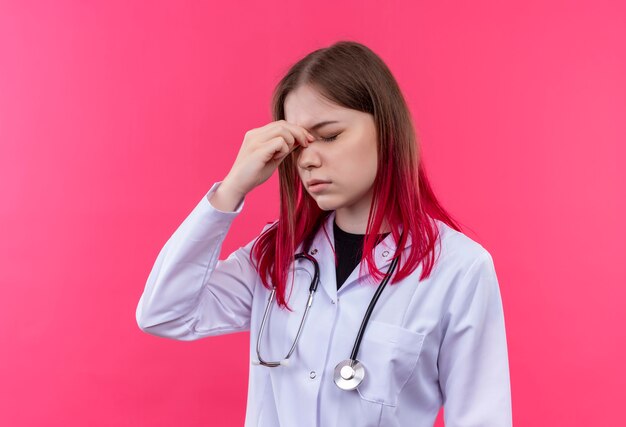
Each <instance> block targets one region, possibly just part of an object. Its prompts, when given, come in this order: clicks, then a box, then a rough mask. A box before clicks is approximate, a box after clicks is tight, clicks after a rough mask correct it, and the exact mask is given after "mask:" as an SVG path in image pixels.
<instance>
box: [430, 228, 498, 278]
mask: <svg viewBox="0 0 626 427" xmlns="http://www.w3.org/2000/svg"><path fill="white" fill-rule="evenodd" d="M435 223H436V224H437V226H438V229H439V243H440V249H441V254H440V257H439V261H440V262H441V263H442V266H444V265H445V266H446V267H447V268H456V269H459V270H469V269H470V268H471V267H473V266H475V265H476V264H479V263H485V262H487V263H489V262H491V263H493V258H492V257H491V253H489V251H488V250H487V249H486V248H485V247H484V246H483V245H481V244H480V243H479V242H477V241H476V240H474V239H472V238H471V237H469V236H467V235H466V234H464V233H462V232H460V231H457V230H455V229H454V228H452V227H450V226H449V225H447V224H446V223H444V222H443V221H440V220H438V219H435Z"/></svg>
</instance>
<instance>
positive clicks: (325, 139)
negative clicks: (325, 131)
mask: <svg viewBox="0 0 626 427" xmlns="http://www.w3.org/2000/svg"><path fill="white" fill-rule="evenodd" d="M338 136H339V134H337V135H334V136H329V137H328V138H323V137H321V138H320V139H321V140H322V141H325V142H331V141H334V140H335V139H337V137H338Z"/></svg>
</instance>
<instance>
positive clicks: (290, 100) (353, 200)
mask: <svg viewBox="0 0 626 427" xmlns="http://www.w3.org/2000/svg"><path fill="white" fill-rule="evenodd" d="M284 107H285V120H286V121H287V122H290V123H294V124H296V125H299V126H302V127H304V128H306V129H307V130H308V131H309V132H311V133H312V134H313V135H314V136H315V137H316V140H315V141H313V142H311V143H310V144H309V146H308V147H306V148H304V147H301V146H300V147H299V148H298V149H297V150H295V151H294V154H293V155H294V156H295V159H296V164H297V167H298V174H299V175H300V179H302V182H303V183H304V186H305V188H306V190H307V192H308V193H309V194H310V195H311V197H312V198H313V199H315V201H316V202H317V204H318V206H319V207H320V209H323V210H326V211H328V210H335V211H336V221H337V225H339V226H340V227H342V228H343V229H344V230H346V231H350V230H351V229H352V230H363V233H364V232H365V231H364V230H365V227H366V225H367V215H368V214H369V208H370V203H371V199H372V192H373V187H372V184H373V183H374V178H375V177H376V168H377V157H378V153H377V136H376V125H375V123H374V118H373V116H372V115H371V114H368V113H364V112H361V111H357V110H351V109H348V108H344V107H340V106H338V105H336V104H334V103H331V102H330V101H328V100H326V99H324V98H322V97H321V95H319V94H318V93H317V92H316V91H315V90H314V89H312V88H311V87H310V86H300V87H299V88H297V89H295V90H293V91H291V92H290V93H289V94H288V95H287V97H286V99H285V105H284ZM312 179H318V180H323V181H328V182H329V183H328V184H323V185H321V186H317V187H315V186H309V181H310V180H312ZM363 221H365V222H364V223H363ZM344 227H345V228H344ZM353 232H357V231H353ZM358 232H359V233H360V232H361V231H358Z"/></svg>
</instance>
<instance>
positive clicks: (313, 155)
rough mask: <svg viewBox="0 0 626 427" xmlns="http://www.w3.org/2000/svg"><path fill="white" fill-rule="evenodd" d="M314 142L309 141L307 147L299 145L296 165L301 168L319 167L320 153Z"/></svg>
mask: <svg viewBox="0 0 626 427" xmlns="http://www.w3.org/2000/svg"><path fill="white" fill-rule="evenodd" d="M316 146H317V144H316V143H315V142H310V143H309V146H308V147H300V150H299V153H298V166H299V167H300V168H302V169H310V168H316V167H319V166H320V164H321V157H320V153H319V152H318V149H317V147H316Z"/></svg>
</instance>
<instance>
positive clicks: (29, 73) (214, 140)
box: [0, 0, 626, 427]
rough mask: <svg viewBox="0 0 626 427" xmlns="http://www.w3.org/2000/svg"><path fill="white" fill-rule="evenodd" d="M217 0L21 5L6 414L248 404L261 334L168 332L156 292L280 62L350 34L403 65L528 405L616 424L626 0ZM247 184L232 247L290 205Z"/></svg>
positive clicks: (6, 55)
mask: <svg viewBox="0 0 626 427" xmlns="http://www.w3.org/2000/svg"><path fill="white" fill-rule="evenodd" d="M210 3H211V2H200V1H197V2H186V4H184V5H183V2H148V1H147V2H139V1H134V2H128V1H109V2H84V1H54V2H52V1H40V2H31V1H12V2H11V1H2V2H1V3H0V182H2V184H1V185H0V191H1V193H0V197H1V198H0V200H1V201H0V227H1V230H2V239H1V240H0V259H1V260H2V261H1V264H2V269H1V275H0V284H1V286H0V292H1V295H0V304H1V307H0V324H1V327H0V333H1V336H0V338H1V340H2V351H1V352H0V425H3V426H43V425H46V426H61V425H62V426H66V427H70V426H85V425H89V426H113V425H115V426H173V425H181V426H182V425H185V426H207V425H220V426H240V425H242V424H243V419H244V410H245V403H246V387H247V373H248V365H247V358H246V357H247V353H246V346H247V340H248V335H247V334H237V335H231V336H221V337H214V338H210V339H206V340H200V341H196V342H192V343H185V342H175V341H170V340H165V339H159V338H155V337H152V336H149V335H147V334H144V333H142V332H141V331H140V330H139V329H138V327H137V325H136V323H135V317H134V316H135V307H136V305H137V302H138V299H139V296H140V295H141V292H142V290H143V286H144V284H145V280H146V278H147V275H148V273H149V271H150V269H151V267H152V263H153V262H154V260H155V258H156V256H157V254H158V251H159V250H160V248H161V247H162V245H163V244H164V243H165V241H166V239H167V238H168V237H169V236H170V235H171V233H172V232H173V231H174V230H175V228H176V227H177V226H178V224H179V223H180V222H181V221H182V220H183V219H184V217H185V216H186V215H187V214H188V212H189V211H190V210H191V209H192V208H193V206H195V204H196V203H197V201H198V200H199V199H200V197H202V195H203V194H204V193H205V192H206V191H207V190H208V189H209V187H210V185H211V184H212V183H213V182H214V181H216V180H219V179H221V178H223V177H224V175H225V174H226V173H227V172H228V170H229V168H230V165H231V164H232V161H233V160H234V158H235V155H236V153H237V151H238V149H239V144H240V143H241V140H242V138H243V135H244V133H245V131H246V130H248V129H250V128H253V127H258V126H261V125H263V124H265V123H266V122H267V121H269V120H270V118H271V117H270V113H269V97H270V94H271V90H272V88H273V86H274V85H275V83H276V82H277V81H278V79H279V77H280V76H281V75H282V73H284V72H285V71H286V69H287V67H288V66H289V65H290V64H291V63H292V62H294V61H296V60H297V59H299V58H300V57H301V56H302V55H304V54H305V53H307V52H309V51H310V50H313V49H315V48H318V47H322V46H326V45H329V44H331V43H332V42H334V41H336V40H339V39H353V40H357V41H360V42H363V43H365V44H367V45H369V46H370V47H371V48H372V49H374V50H375V51H376V52H378V53H379V54H380V55H381V56H382V57H383V59H384V60H385V61H386V62H387V63H388V64H389V66H390V68H391V69H392V71H393V72H394V74H395V75H396V77H397V79H398V81H399V82H400V85H401V87H402V88H403V90H404V92H405V94H406V97H407V99H408V101H409V103H410V106H411V110H412V112H413V115H414V119H415V122H416V125H417V127H418V129H419V133H420V137H421V140H422V143H423V147H424V152H425V159H426V162H427V166H428V170H429V172H430V174H431V177H432V180H433V182H434V186H435V189H436V191H437V193H438V195H439V196H440V198H441V200H442V201H443V203H444V204H445V206H447V207H448V208H449V209H450V211H451V212H452V213H453V214H455V215H456V216H457V217H458V218H460V219H461V221H462V222H463V223H464V224H466V225H467V226H469V227H470V228H471V229H468V230H467V233H468V235H470V236H471V237H473V238H475V239H477V240H479V241H480V242H481V243H482V244H483V245H484V246H485V247H486V248H487V249H488V250H489V251H490V252H491V253H492V255H493V257H494V260H495V263H496V267H497V271H498V275H499V279H500V284H501V289H502V297H503V302H504V306H505V315H506V325H507V331H508V339H509V352H510V365H511V381H512V389H513V412H514V419H515V420H514V422H515V424H516V425H517V426H534V427H537V426H569V427H578V426H581V427H582V426H585V427H588V426H601V425H616V424H619V422H618V421H617V420H618V419H621V418H622V417H621V416H620V418H618V414H621V412H622V411H621V409H622V406H623V396H624V394H623V391H624V389H625V388H626V379H625V378H626V364H624V363H623V355H624V350H625V343H626V336H625V335H626V333H625V332H624V328H623V325H624V324H625V323H626V319H625V315H624V297H626V291H625V290H624V289H625V286H624V285H625V284H626V262H625V255H626V244H625V242H626V226H625V222H624V218H626V196H625V194H626V191H625V184H626V172H625V169H624V167H623V163H624V159H625V155H626V150H625V148H624V143H625V138H626V120H625V118H626V77H625V76H626V47H625V41H626V6H625V3H624V2H620V1H613V2H608V1H598V0H596V1H591V0H589V1H586V2H570V1H552V2H545V1H537V0H534V1H528V0H524V1H515V2H513V1H508V2H492V1H482V0H481V1H472V2H440V1H438V2H433V1H420V2H410V3H409V2H405V4H403V5H398V4H394V5H393V6H385V7H382V6H381V5H364V4H363V2H362V1H350V2H341V3H339V4H338V2H335V1H333V2H324V1H322V2H321V3H319V2H318V3H316V4H315V5H313V4H311V3H309V4H307V5H306V6H304V5H296V4H294V3H293V2H275V1H272V2H267V1H266V2H263V3H261V2H257V3H254V4H252V3H250V4H247V5H241V2H233V3H230V4H229V3H226V2H222V3H221V4H220V6H219V7H215V6H213V5H211V4H210ZM395 3H397V2H395ZM574 3H576V6H574ZM268 199H269V201H268ZM246 203H247V204H246V209H245V210H244V212H243V213H242V214H241V216H240V217H239V218H238V219H237V220H236V221H235V223H234V225H233V228H232V232H231V234H229V236H228V238H227V241H226V244H225V246H224V252H223V254H222V258H224V257H225V256H226V255H228V254H229V253H230V252H231V251H233V250H235V249H236V248H238V247H239V246H240V245H242V244H243V243H245V242H247V241H248V240H249V239H251V238H252V237H253V236H254V235H255V233H257V232H258V231H259V230H260V228H261V227H262V225H263V224H265V222H266V221H270V220H272V219H274V218H275V216H276V215H277V212H278V210H277V179H276V177H275V176H274V177H272V179H271V180H270V181H269V182H267V183H266V184H265V185H264V186H262V187H261V188H259V189H257V190H256V191H255V192H254V193H252V194H250V195H249V196H248V198H247V202H246Z"/></svg>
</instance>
